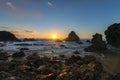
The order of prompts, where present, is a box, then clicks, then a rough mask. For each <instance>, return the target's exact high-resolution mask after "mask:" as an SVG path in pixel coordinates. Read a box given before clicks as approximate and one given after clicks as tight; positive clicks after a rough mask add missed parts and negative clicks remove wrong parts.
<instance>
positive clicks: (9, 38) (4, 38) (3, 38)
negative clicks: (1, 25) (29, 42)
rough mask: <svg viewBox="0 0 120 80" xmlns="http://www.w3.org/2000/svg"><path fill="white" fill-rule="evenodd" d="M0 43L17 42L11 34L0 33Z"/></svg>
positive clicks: (6, 32)
mask: <svg viewBox="0 0 120 80" xmlns="http://www.w3.org/2000/svg"><path fill="white" fill-rule="evenodd" d="M0 41H19V40H18V39H17V38H16V36H15V35H14V34H12V33H11V32H8V31H0Z"/></svg>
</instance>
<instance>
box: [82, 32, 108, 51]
mask: <svg viewBox="0 0 120 80" xmlns="http://www.w3.org/2000/svg"><path fill="white" fill-rule="evenodd" d="M91 43H92V45H91V46H89V47H87V48H85V49H84V50H85V51H87V52H94V51H104V50H106V43H105V41H103V40H102V35H101V34H98V33H96V34H95V35H93V39H92V40H91Z"/></svg>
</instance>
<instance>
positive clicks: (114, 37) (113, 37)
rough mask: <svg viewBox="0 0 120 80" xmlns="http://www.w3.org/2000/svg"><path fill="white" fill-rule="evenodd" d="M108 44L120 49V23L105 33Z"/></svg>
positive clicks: (113, 25)
mask: <svg viewBox="0 0 120 80" xmlns="http://www.w3.org/2000/svg"><path fill="white" fill-rule="evenodd" d="M105 35H106V40H107V42H108V44H110V45H112V46H115V47H120V23H115V24H112V25H110V26H109V27H108V29H107V30H106V31H105Z"/></svg>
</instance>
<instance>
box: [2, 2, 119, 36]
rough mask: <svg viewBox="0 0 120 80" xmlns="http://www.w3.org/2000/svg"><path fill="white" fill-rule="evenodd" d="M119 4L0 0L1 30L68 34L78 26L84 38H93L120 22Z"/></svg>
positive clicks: (15, 32)
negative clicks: (94, 35)
mask: <svg viewBox="0 0 120 80" xmlns="http://www.w3.org/2000/svg"><path fill="white" fill-rule="evenodd" d="M119 4H120V0H0V30H8V31H11V32H13V33H14V34H15V35H16V36H17V37H20V38H21V37H30V38H31V37H34V38H49V36H50V35H51V34H57V35H58V36H59V37H60V38H65V37H67V34H68V33H69V32H70V31H72V30H74V31H75V32H76V33H77V34H78V35H79V36H80V38H91V37H92V35H93V34H95V33H96V32H98V33H101V34H104V31H105V30H106V29H107V27H108V26H109V25H111V24H113V23H119V22H120V5H119Z"/></svg>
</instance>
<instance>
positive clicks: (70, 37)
mask: <svg viewBox="0 0 120 80" xmlns="http://www.w3.org/2000/svg"><path fill="white" fill-rule="evenodd" d="M65 40H66V41H76V42H78V43H80V38H79V37H78V35H77V34H76V33H75V32H74V31H71V32H70V34H69V35H68V37H67V38H66V39H65Z"/></svg>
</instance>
